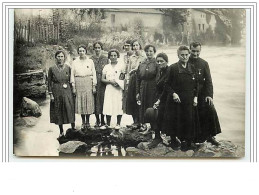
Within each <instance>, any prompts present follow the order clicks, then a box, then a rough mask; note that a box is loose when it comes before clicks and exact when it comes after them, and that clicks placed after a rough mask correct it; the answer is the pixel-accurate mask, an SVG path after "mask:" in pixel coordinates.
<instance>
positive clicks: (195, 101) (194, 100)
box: [193, 97, 198, 106]
mask: <svg viewBox="0 0 259 195" xmlns="http://www.w3.org/2000/svg"><path fill="white" fill-rule="evenodd" d="M197 105H198V98H197V97H194V99H193V106H197Z"/></svg>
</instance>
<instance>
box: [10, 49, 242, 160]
mask: <svg viewBox="0 0 259 195" xmlns="http://www.w3.org/2000/svg"><path fill="white" fill-rule="evenodd" d="M176 50H177V47H170V48H167V49H158V51H157V53H159V52H164V53H166V54H167V55H168V57H169V64H172V63H174V62H176V61H178V58H177V54H176ZM245 54H246V50H245V47H207V46H204V47H202V51H201V56H200V57H201V58H203V59H205V60H206V61H208V62H209V66H210V71H211V75H212V80H213V85H214V104H215V107H216V110H217V113H218V116H219V120H220V124H221V129H222V133H221V134H219V135H218V136H217V139H218V140H230V141H232V142H233V143H235V144H237V145H240V146H244V145H245V91H246V89H245V70H246V66H245V62H246V59H245ZM120 60H122V58H121V59H120ZM39 104H40V106H41V109H42V116H41V117H40V118H39V119H38V122H37V124H36V125H35V126H33V127H21V126H19V127H15V128H16V130H17V131H19V141H18V143H17V144H15V145H14V151H15V155H17V156H58V150H57V149H58V147H59V143H58V141H57V139H56V138H57V137H58V135H59V130H58V126H56V125H54V124H50V123H49V99H48V98H47V99H46V100H44V101H39ZM114 122H115V118H112V123H113V124H114ZM90 123H91V125H94V123H95V117H94V116H91V117H90ZM131 123H132V118H131V116H129V115H123V117H122V126H125V125H126V124H131ZM80 126H81V117H80V116H79V115H76V128H80ZM69 127H70V125H64V129H67V128H69ZM113 154H114V155H115V156H116V150H114V151H113Z"/></svg>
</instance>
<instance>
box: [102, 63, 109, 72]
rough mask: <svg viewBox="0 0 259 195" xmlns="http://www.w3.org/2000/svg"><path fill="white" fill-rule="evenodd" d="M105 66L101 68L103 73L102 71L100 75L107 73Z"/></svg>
mask: <svg viewBox="0 0 259 195" xmlns="http://www.w3.org/2000/svg"><path fill="white" fill-rule="evenodd" d="M107 70H108V69H107V64H106V65H105V66H104V67H103V71H102V74H106V73H107Z"/></svg>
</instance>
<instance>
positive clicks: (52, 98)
mask: <svg viewBox="0 0 259 195" xmlns="http://www.w3.org/2000/svg"><path fill="white" fill-rule="evenodd" d="M50 101H51V102H54V96H53V95H52V94H50Z"/></svg>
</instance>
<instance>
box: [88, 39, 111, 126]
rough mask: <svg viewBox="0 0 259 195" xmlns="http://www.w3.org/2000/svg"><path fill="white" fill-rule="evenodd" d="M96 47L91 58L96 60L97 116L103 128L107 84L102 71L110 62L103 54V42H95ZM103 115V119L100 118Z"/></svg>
mask: <svg viewBox="0 0 259 195" xmlns="http://www.w3.org/2000/svg"><path fill="white" fill-rule="evenodd" d="M93 48H94V53H95V54H94V55H93V56H92V57H91V59H92V60H93V62H94V65H95V70H96V76H97V86H96V94H95V97H94V100H95V112H94V113H95V117H96V124H95V126H96V127H99V126H101V129H104V128H105V121H104V115H103V114H102V112H103V100H104V92H105V84H104V83H103V82H102V81H101V80H102V71H103V68H104V66H105V65H106V64H109V59H108V58H107V57H106V56H105V55H103V54H102V51H103V44H102V43H101V42H95V43H94V44H93ZM100 115H101V120H100Z"/></svg>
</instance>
